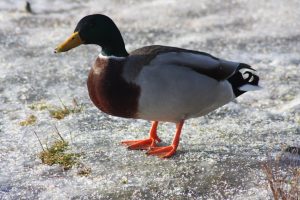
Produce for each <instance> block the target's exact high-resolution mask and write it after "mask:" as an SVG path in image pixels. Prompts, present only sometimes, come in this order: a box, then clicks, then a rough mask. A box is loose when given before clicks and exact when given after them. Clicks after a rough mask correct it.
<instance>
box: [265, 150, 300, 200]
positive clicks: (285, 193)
mask: <svg viewBox="0 0 300 200" xmlns="http://www.w3.org/2000/svg"><path fill="white" fill-rule="evenodd" d="M280 159H281V156H279V157H278V158H276V160H275V161H274V162H268V163H267V162H266V163H263V164H262V170H263V172H264V174H265V175H266V180H267V182H268V185H269V187H270V189H271V191H272V195H273V198H274V200H294V199H295V200H296V199H300V168H299V167H297V166H294V167H292V166H286V167H283V166H281V165H280V163H279V162H280Z"/></svg>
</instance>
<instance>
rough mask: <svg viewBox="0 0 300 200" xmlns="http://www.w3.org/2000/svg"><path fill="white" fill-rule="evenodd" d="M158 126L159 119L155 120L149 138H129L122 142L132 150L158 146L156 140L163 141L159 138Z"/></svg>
mask: <svg viewBox="0 0 300 200" xmlns="http://www.w3.org/2000/svg"><path fill="white" fill-rule="evenodd" d="M157 126H158V121H154V122H153V123H152V127H151V130H150V133H149V135H150V136H149V138H148V139H144V140H127V141H123V142H121V144H123V145H125V146H127V147H128V149H131V150H148V149H150V148H152V147H156V141H157V142H161V140H160V139H159V137H158V136H157V134H156V130H157Z"/></svg>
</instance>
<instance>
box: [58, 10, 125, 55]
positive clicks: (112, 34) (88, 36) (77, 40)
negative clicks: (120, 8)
mask: <svg viewBox="0 0 300 200" xmlns="http://www.w3.org/2000/svg"><path fill="white" fill-rule="evenodd" d="M81 44H97V45H99V46H101V47H102V53H103V54H105V55H108V56H110V55H114V56H127V55H128V53H127V51H126V49H125V44H124V41H123V38H122V35H121V33H120V31H119V29H118V28H117V26H116V25H115V23H114V22H113V21H112V20H111V19H110V18H109V17H107V16H105V15H100V14H95V15H88V16H85V17H84V18H82V19H81V20H80V21H79V22H78V24H77V26H76V28H75V30H74V33H73V34H72V35H71V36H70V37H69V38H68V39H67V40H66V41H65V42H63V43H62V44H60V45H59V46H58V47H57V48H56V49H55V53H59V52H65V51H68V50H70V49H72V48H75V47H77V46H79V45H81Z"/></svg>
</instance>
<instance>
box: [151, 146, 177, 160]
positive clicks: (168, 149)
mask: <svg viewBox="0 0 300 200" xmlns="http://www.w3.org/2000/svg"><path fill="white" fill-rule="evenodd" d="M176 149H177V147H176V146H174V145H170V146H165V147H152V148H151V149H150V150H149V151H148V152H147V153H146V154H147V155H151V156H158V157H160V158H169V157H171V156H173V155H174V154H175V153H176Z"/></svg>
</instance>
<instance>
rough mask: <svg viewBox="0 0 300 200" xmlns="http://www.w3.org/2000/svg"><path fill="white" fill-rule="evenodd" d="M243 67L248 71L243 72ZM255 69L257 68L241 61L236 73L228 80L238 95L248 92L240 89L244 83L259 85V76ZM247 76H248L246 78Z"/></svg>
mask: <svg viewBox="0 0 300 200" xmlns="http://www.w3.org/2000/svg"><path fill="white" fill-rule="evenodd" d="M242 69H244V70H247V71H244V72H241V70H242ZM249 70H251V71H249ZM253 71H256V70H255V69H253V68H252V67H251V66H249V65H247V64H245V63H240V64H239V66H238V68H237V70H236V71H235V73H234V74H233V75H232V76H231V77H230V78H228V81H229V82H230V83H231V86H232V89H233V93H234V95H235V96H236V97H238V96H240V95H241V94H244V93H245V92H246V91H242V90H239V88H240V87H242V86H243V85H246V84H249V85H254V86H258V82H259V77H258V76H257V75H256V74H254V73H253ZM245 76H247V77H246V78H244V77H245Z"/></svg>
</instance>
